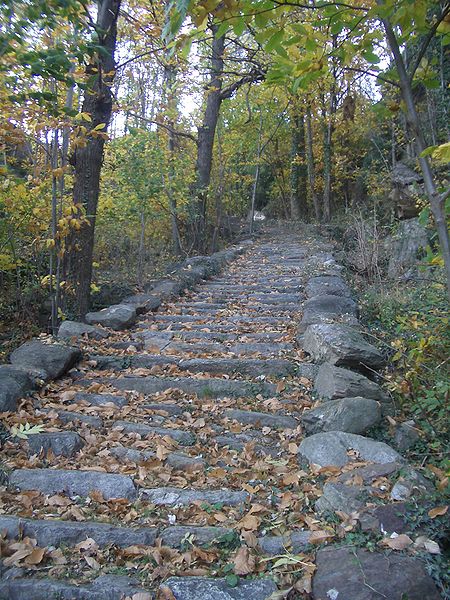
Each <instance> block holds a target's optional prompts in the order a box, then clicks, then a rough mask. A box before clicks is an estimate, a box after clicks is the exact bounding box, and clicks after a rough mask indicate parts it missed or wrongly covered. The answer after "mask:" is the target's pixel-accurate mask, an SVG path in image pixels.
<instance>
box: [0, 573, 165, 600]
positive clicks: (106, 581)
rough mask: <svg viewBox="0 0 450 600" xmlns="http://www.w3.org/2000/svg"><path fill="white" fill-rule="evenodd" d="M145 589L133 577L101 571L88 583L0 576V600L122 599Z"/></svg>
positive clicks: (151, 596)
mask: <svg viewBox="0 0 450 600" xmlns="http://www.w3.org/2000/svg"><path fill="white" fill-rule="evenodd" d="M144 591H147V590H144V589H143V588H142V587H140V586H139V585H138V582H137V581H136V580H135V579H131V578H128V577H123V576H119V575H102V576H101V577H97V579H94V581H93V582H92V584H87V585H74V584H71V583H67V582H66V581H64V580H55V579H47V578H46V577H44V578H39V579H38V578H36V577H27V578H26V579H11V580H6V581H1V580H0V600H24V598H26V599H27V600H49V599H53V598H57V599H58V600H122V599H123V598H124V597H131V596H133V594H138V593H139V592H144ZM150 598H153V595H152V594H151V595H150Z"/></svg>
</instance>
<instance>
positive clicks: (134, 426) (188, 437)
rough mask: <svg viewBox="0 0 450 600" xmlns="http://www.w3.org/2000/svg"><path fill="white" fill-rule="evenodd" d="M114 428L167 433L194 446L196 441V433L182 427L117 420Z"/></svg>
mask: <svg viewBox="0 0 450 600" xmlns="http://www.w3.org/2000/svg"><path fill="white" fill-rule="evenodd" d="M113 427H114V428H120V429H121V430H122V431H123V432H124V433H138V434H139V435H143V436H146V435H160V436H164V435H167V436H169V437H171V438H172V439H173V440H175V441H176V442H178V443H179V444H181V445H182V446H192V445H193V444H195V442H196V437H195V435H194V434H193V433H192V432H190V431H183V430H181V429H169V428H168V427H167V428H166V427H157V426H152V425H145V424H144V423H133V422H131V421H116V422H115V423H114V425H113Z"/></svg>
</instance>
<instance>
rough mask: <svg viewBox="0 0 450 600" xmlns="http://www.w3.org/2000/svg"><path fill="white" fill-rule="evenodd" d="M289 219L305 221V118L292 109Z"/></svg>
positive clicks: (306, 206)
mask: <svg viewBox="0 0 450 600" xmlns="http://www.w3.org/2000/svg"><path fill="white" fill-rule="evenodd" d="M291 136H292V137H291V177H290V179H291V181H290V183H291V196H290V200H291V202H290V203H291V219H293V220H294V221H299V220H300V219H303V220H306V216H307V210H308V205H307V202H306V193H307V191H306V175H307V173H306V164H305V157H306V148H305V117H304V115H303V114H299V113H298V112H297V110H296V109H294V114H293V116H292V127H291Z"/></svg>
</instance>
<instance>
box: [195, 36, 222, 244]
mask: <svg viewBox="0 0 450 600" xmlns="http://www.w3.org/2000/svg"><path fill="white" fill-rule="evenodd" d="M217 29H218V27H217V25H212V27H211V32H212V34H213V36H214V37H213V41H212V54H211V77H210V81H209V84H208V91H207V94H208V95H207V98H206V108H205V113H204V116H203V122H202V125H201V126H200V127H199V128H198V140H197V161H196V165H195V174H196V178H195V183H194V186H193V189H192V205H191V210H192V214H191V219H190V220H191V229H192V247H193V249H195V250H196V251H197V252H199V253H200V254H202V253H203V252H205V251H206V248H207V239H206V208H207V197H208V188H209V184H210V181H211V166H212V155H213V146H214V136H215V132H216V126H217V120H218V118H219V110H220V104H221V102H222V96H221V91H222V83H223V82H222V78H223V65H224V60H223V52H224V45H225V37H224V36H221V37H219V38H217V37H216V33H217Z"/></svg>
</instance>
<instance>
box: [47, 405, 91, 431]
mask: <svg viewBox="0 0 450 600" xmlns="http://www.w3.org/2000/svg"><path fill="white" fill-rule="evenodd" d="M42 412H43V413H44V414H47V413H49V412H56V413H57V414H58V417H57V420H58V421H60V422H61V423H63V424H64V425H67V424H69V423H73V424H74V425H77V424H78V423H84V424H86V425H88V426H89V427H92V428H94V429H100V428H101V427H102V426H103V421H102V419H100V417H94V416H93V415H84V414H83V413H78V412H74V411H70V410H59V408H49V409H47V408H45V409H42Z"/></svg>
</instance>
